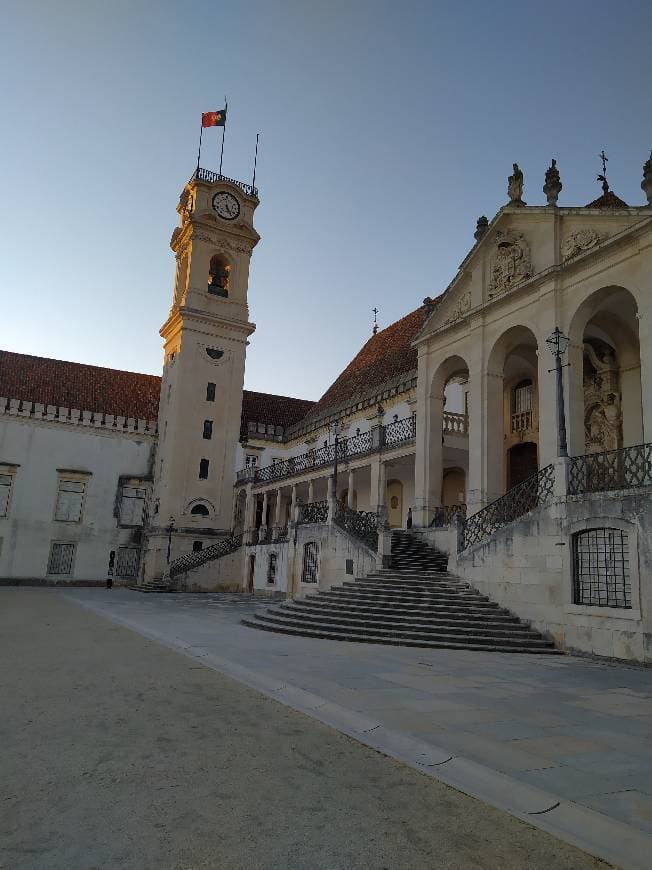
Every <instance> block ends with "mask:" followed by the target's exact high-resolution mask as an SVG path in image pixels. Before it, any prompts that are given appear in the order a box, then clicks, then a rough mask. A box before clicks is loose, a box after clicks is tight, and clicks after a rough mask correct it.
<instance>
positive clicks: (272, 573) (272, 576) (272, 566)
mask: <svg viewBox="0 0 652 870" xmlns="http://www.w3.org/2000/svg"><path fill="white" fill-rule="evenodd" d="M277 559H278V556H277V554H276V553H270V554H269V559H268V561H267V582H268V583H269V585H270V586H272V585H273V584H274V583H276V561H277Z"/></svg>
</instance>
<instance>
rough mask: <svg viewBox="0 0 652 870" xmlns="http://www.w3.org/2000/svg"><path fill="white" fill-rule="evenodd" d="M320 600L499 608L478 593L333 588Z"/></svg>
mask: <svg viewBox="0 0 652 870" xmlns="http://www.w3.org/2000/svg"><path fill="white" fill-rule="evenodd" d="M319 596H320V598H324V599H325V600H329V601H332V600H334V599H337V600H338V601H351V602H355V601H368V602H373V601H383V602H385V603H387V604H394V603H395V604H400V603H401V602H403V603H405V604H412V605H415V606H419V605H431V606H433V605H434V606H437V605H438V604H454V603H459V604H460V605H473V606H478V607H483V608H490V609H493V608H496V607H498V605H497V604H495V603H494V602H493V601H489V599H488V598H483V597H482V596H480V595H479V593H477V592H467V593H463V592H450V593H445V592H441V593H439V594H437V593H432V594H428V593H417V592H415V593H408V592H400V591H397V592H395V593H392V592H367V591H365V590H363V589H355V588H353V589H342V588H337V587H335V588H333V589H331V590H329V591H328V592H320V593H319Z"/></svg>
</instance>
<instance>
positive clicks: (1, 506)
mask: <svg viewBox="0 0 652 870" xmlns="http://www.w3.org/2000/svg"><path fill="white" fill-rule="evenodd" d="M13 479H14V478H13V475H12V474H0V517H6V516H7V514H8V513H9V496H10V495H11V484H12V483H13Z"/></svg>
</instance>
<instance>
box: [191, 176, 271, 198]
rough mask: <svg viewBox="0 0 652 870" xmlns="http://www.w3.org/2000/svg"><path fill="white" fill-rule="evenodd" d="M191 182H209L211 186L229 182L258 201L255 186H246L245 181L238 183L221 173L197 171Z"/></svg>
mask: <svg viewBox="0 0 652 870" xmlns="http://www.w3.org/2000/svg"><path fill="white" fill-rule="evenodd" d="M190 180H191V181H195V180H196V181H207V182H208V183H209V184H217V183H218V182H219V181H228V182H229V184H235V186H236V187H239V188H240V190H241V191H242V192H243V193H246V195H247V196H252V197H256V199H258V188H257V187H254V186H253V184H245V182H244V181H236V180H235V178H229V177H228V176H226V175H222V174H221V173H219V172H212V171H211V170H210V169H196V170H195V171H194V172H193V174H192V177H191V179H190Z"/></svg>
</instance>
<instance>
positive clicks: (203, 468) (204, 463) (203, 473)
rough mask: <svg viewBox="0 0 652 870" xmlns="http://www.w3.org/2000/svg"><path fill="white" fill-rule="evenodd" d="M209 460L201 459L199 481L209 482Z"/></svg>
mask: <svg viewBox="0 0 652 870" xmlns="http://www.w3.org/2000/svg"><path fill="white" fill-rule="evenodd" d="M208 466H209V462H208V459H200V460H199V479H200V480H207V479H208Z"/></svg>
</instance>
